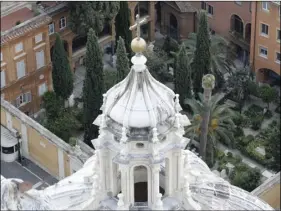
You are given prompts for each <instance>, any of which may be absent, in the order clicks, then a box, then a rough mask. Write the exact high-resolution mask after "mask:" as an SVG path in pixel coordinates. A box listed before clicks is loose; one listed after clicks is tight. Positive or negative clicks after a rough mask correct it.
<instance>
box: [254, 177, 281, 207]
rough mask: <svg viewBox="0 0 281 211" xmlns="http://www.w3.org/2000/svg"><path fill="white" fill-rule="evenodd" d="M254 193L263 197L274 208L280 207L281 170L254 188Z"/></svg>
mask: <svg viewBox="0 0 281 211" xmlns="http://www.w3.org/2000/svg"><path fill="white" fill-rule="evenodd" d="M252 194H254V195H255V196H258V197H259V198H261V199H263V200H264V201H265V202H267V203H268V204H269V205H270V206H272V207H273V208H274V209H280V172H279V173H278V174H276V175H274V176H273V177H271V178H269V179H267V180H266V181H265V182H264V183H262V184H261V185H260V186H259V187H257V188H256V189H255V190H253V191H252Z"/></svg>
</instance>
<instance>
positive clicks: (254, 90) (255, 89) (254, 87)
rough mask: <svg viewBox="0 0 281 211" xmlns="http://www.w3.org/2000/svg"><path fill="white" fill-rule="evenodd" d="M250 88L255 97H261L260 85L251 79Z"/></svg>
mask: <svg viewBox="0 0 281 211" xmlns="http://www.w3.org/2000/svg"><path fill="white" fill-rule="evenodd" d="M248 90H249V92H250V94H251V95H253V96H255V97H260V95H259V86H258V84H257V83H256V82H254V81H249V82H248Z"/></svg>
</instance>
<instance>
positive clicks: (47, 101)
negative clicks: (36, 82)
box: [43, 91, 63, 119]
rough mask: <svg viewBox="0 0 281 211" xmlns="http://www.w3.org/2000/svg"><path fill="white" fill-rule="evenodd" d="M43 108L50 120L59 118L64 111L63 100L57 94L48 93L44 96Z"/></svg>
mask: <svg viewBox="0 0 281 211" xmlns="http://www.w3.org/2000/svg"><path fill="white" fill-rule="evenodd" d="M43 107H44V108H45V110H46V115H47V118H48V119H55V118H57V117H58V116H59V115H60V114H61V112H62V111H63V100H62V99H61V98H59V97H58V96H57V95H56V93H55V92H50V91H49V92H46V93H45V94H44V95H43Z"/></svg>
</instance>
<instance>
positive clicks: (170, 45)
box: [162, 36, 180, 56]
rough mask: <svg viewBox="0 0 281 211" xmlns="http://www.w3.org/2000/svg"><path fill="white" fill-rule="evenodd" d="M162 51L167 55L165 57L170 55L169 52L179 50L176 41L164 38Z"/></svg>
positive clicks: (167, 37)
mask: <svg viewBox="0 0 281 211" xmlns="http://www.w3.org/2000/svg"><path fill="white" fill-rule="evenodd" d="M162 49H163V50H164V51H165V52H166V53H167V55H169V56H170V55H171V54H170V53H171V52H176V51H178V50H179V49H180V47H179V44H178V42H177V41H176V40H174V39H173V38H171V37H170V36H166V38H165V40H164V43H163V47H162Z"/></svg>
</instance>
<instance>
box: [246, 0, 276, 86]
mask: <svg viewBox="0 0 281 211" xmlns="http://www.w3.org/2000/svg"><path fill="white" fill-rule="evenodd" d="M251 34H252V36H251V56H250V63H251V65H252V67H253V71H255V73H256V75H257V79H258V81H260V82H267V83H270V84H273V85H274V84H279V83H280V36H281V34H280V2H277V1H267V2H261V1H260V2H252V33H251Z"/></svg>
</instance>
